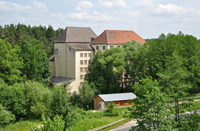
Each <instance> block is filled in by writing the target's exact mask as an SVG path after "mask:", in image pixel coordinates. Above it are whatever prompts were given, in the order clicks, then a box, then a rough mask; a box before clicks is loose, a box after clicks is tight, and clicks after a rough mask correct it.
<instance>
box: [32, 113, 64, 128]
mask: <svg viewBox="0 0 200 131" xmlns="http://www.w3.org/2000/svg"><path fill="white" fill-rule="evenodd" d="M42 119H43V124H42V125H40V126H39V127H35V126H33V127H31V129H30V131H63V130H64V125H65V122H64V121H63V119H62V116H58V115H56V116H55V117H54V118H53V120H51V119H50V118H49V117H48V118H44V117H43V118H42Z"/></svg>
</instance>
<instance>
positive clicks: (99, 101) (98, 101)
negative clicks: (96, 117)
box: [94, 93, 136, 110]
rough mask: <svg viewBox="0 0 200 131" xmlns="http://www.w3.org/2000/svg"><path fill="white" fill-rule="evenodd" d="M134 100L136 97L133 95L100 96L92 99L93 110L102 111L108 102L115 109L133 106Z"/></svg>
mask: <svg viewBox="0 0 200 131" xmlns="http://www.w3.org/2000/svg"><path fill="white" fill-rule="evenodd" d="M135 98H136V95H135V94H133V93H116V94H100V95H98V96H95V97H94V109H95V110H98V109H99V110H104V109H105V108H106V107H108V106H109V103H110V102H113V103H114V104H115V105H116V107H122V106H131V105H134V103H133V102H132V100H133V99H135Z"/></svg>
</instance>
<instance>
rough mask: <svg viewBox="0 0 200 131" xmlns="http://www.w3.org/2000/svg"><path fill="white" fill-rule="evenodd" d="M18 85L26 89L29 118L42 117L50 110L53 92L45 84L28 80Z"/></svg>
mask: <svg viewBox="0 0 200 131" xmlns="http://www.w3.org/2000/svg"><path fill="white" fill-rule="evenodd" d="M16 86H17V87H19V86H21V88H22V90H24V94H25V97H26V110H27V117H28V118H41V117H42V115H46V113H47V112H49V108H50V104H51V95H52V94H51V91H50V90H49V89H48V88H46V87H45V86H44V85H43V84H41V83H38V82H30V81H28V82H26V83H24V84H18V85H16Z"/></svg>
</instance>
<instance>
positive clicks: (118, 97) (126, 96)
mask: <svg viewBox="0 0 200 131" xmlns="http://www.w3.org/2000/svg"><path fill="white" fill-rule="evenodd" d="M98 96H99V97H101V98H102V99H103V100H104V101H105V102H106V101H122V100H132V99H135V98H136V95H135V94H133V93H116V94H101V95H98Z"/></svg>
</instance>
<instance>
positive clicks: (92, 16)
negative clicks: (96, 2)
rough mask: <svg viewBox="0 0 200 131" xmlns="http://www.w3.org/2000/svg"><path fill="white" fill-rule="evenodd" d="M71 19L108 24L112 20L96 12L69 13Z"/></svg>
mask: <svg viewBox="0 0 200 131" xmlns="http://www.w3.org/2000/svg"><path fill="white" fill-rule="evenodd" d="M68 15H69V17H71V18H73V19H78V20H88V21H96V22H99V21H101V22H108V21H111V20H112V17H111V16H109V15H106V14H103V13H100V12H97V11H94V12H90V13H88V12H80V13H69V14H68Z"/></svg>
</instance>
